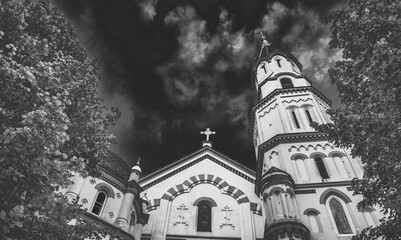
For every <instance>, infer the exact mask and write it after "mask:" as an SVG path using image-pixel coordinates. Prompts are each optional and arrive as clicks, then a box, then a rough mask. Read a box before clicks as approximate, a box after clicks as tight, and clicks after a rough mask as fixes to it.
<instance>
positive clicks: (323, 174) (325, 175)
mask: <svg viewBox="0 0 401 240" xmlns="http://www.w3.org/2000/svg"><path fill="white" fill-rule="evenodd" d="M315 162H316V166H317V169H318V170H319V173H320V176H321V177H322V178H329V174H328V173H327V169H326V167H325V166H324V162H323V159H322V158H321V157H315Z"/></svg>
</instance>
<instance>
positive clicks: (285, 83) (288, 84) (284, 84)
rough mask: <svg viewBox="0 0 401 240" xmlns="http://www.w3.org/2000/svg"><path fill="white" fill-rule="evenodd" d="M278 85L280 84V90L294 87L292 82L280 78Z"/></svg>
mask: <svg viewBox="0 0 401 240" xmlns="http://www.w3.org/2000/svg"><path fill="white" fill-rule="evenodd" d="M280 83H281V86H282V88H293V87H294V84H292V81H291V79H289V78H282V79H281V80H280Z"/></svg>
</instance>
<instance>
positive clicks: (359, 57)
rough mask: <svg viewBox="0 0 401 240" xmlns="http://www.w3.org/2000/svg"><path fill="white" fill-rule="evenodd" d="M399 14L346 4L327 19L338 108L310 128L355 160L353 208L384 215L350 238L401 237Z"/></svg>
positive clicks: (393, 6)
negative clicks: (339, 56)
mask: <svg viewBox="0 0 401 240" xmlns="http://www.w3.org/2000/svg"><path fill="white" fill-rule="evenodd" d="M400 12H401V4H399V1H397V0H389V1H380V0H368V1H366V0H348V1H346V4H345V6H344V7H343V8H341V9H339V10H336V11H334V12H332V13H331V14H330V16H329V17H328V19H327V23H329V24H331V27H330V29H331V33H332V36H331V41H330V47H332V48H340V49H342V51H343V60H341V61H338V62H337V63H336V65H335V67H334V68H333V69H330V70H329V75H330V78H331V81H332V83H333V84H335V85H336V87H337V90H338V91H339V94H340V99H341V102H342V104H343V108H341V109H335V110H329V114H330V116H331V119H332V121H333V123H329V124H325V125H320V126H316V125H315V127H316V128H317V130H319V131H323V132H326V133H328V136H329V139H330V140H331V141H333V142H334V143H335V144H336V145H337V146H342V147H348V148H350V149H351V153H352V155H353V157H360V158H361V160H362V162H363V165H364V176H363V179H362V180H361V181H355V194H362V196H363V200H362V201H361V202H359V203H358V207H359V208H365V207H368V206H379V207H380V208H381V209H383V212H384V214H385V217H384V218H383V219H381V220H380V222H381V224H380V225H379V226H377V227H370V228H367V229H364V230H363V231H362V232H361V233H360V234H359V235H358V236H356V237H354V239H377V238H378V237H380V236H381V237H383V239H401V228H400V226H401V218H400V217H401V215H400V214H401V174H400V173H401V158H400V156H401V140H400V139H401V79H400V66H401V61H400V60H401V50H400V44H401V41H400V39H401V27H400V26H401V18H400Z"/></svg>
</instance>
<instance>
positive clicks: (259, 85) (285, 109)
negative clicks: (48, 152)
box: [66, 37, 382, 240]
mask: <svg viewBox="0 0 401 240" xmlns="http://www.w3.org/2000/svg"><path fill="white" fill-rule="evenodd" d="M269 45H270V44H269V43H268V42H267V40H266V39H265V38H264V37H263V46H262V47H261V50H260V53H259V56H258V58H257V59H256V60H255V62H254V66H253V69H252V80H253V82H254V83H255V86H256V90H255V94H257V96H258V102H257V103H256V105H255V106H254V107H253V109H252V117H251V122H250V124H252V132H253V141H254V147H255V153H256V162H257V168H256V171H254V170H252V169H249V168H247V167H245V166H243V165H241V164H239V163H238V162H236V161H235V160H233V159H231V158H229V157H227V156H225V155H224V153H220V152H218V151H216V150H215V149H214V148H213V145H212V141H211V138H213V134H214V133H215V132H213V131H211V130H210V129H206V130H205V131H203V132H201V133H202V134H204V135H206V140H205V141H204V142H202V145H201V147H200V148H199V149H198V150H197V151H195V152H193V153H191V154H189V155H187V156H184V157H182V158H181V159H178V160H177V161H175V162H173V163H171V164H170V165H168V166H165V167H163V168H161V169H159V170H157V171H155V172H153V173H150V174H148V175H146V176H140V173H141V169H140V167H139V166H138V165H135V166H134V167H133V168H132V170H130V169H129V167H128V166H127V164H126V163H125V162H124V161H123V160H122V159H121V158H119V157H118V156H117V155H115V154H113V153H110V155H109V158H107V159H106V160H104V161H102V163H101V167H102V170H103V173H102V177H101V178H99V179H95V178H87V179H83V178H80V177H75V179H74V184H73V185H72V186H71V187H70V189H68V190H67V192H66V193H67V195H69V196H71V197H72V198H73V197H76V196H78V195H79V196H80V201H81V203H82V204H84V207H86V208H88V219H89V218H90V219H92V220H93V221H97V222H98V223H99V224H102V226H104V227H106V228H110V229H114V230H115V232H116V234H115V235H113V236H112V237H111V236H110V235H108V236H107V237H106V239H135V240H139V239H143V240H184V239H185V240H198V239H216V240H223V239H242V240H259V239H260V240H262V239H265V240H318V239H324V240H337V239H339V240H345V239H351V237H352V236H353V235H355V234H357V233H358V232H360V231H361V230H362V229H364V228H366V227H368V226H372V225H373V226H376V225H378V224H379V221H378V219H380V218H381V217H382V215H381V213H380V211H378V210H379V209H375V208H373V207H369V208H365V209H362V210H358V209H357V207H356V206H357V203H358V202H359V201H360V200H362V197H361V196H359V195H356V196H353V189H352V186H351V182H352V180H353V179H361V178H362V176H363V172H362V163H361V161H360V159H357V158H352V157H351V156H350V152H349V151H348V150H347V149H343V148H338V147H335V146H334V145H333V144H331V143H329V142H328V140H327V135H326V134H324V133H320V132H316V131H315V130H314V129H313V128H312V127H310V124H311V123H312V122H316V123H321V124H322V123H328V122H330V119H329V116H328V115H327V114H326V111H327V110H328V109H329V108H330V105H331V102H330V100H329V99H327V98H326V97H325V96H324V95H323V94H322V93H320V92H319V91H317V90H316V89H315V88H314V87H313V86H312V83H311V81H310V80H309V79H308V78H307V76H305V75H303V74H302V65H301V63H300V62H298V60H297V59H296V58H295V57H294V56H293V55H291V54H290V53H286V52H280V51H275V52H268V46H269ZM234 147H235V146H234ZM252 161H253V160H252ZM144 189H146V191H144Z"/></svg>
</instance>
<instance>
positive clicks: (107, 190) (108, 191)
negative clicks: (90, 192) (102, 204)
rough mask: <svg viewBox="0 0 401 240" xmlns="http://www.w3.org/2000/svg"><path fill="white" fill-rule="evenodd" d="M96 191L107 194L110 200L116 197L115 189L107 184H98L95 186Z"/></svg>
mask: <svg viewBox="0 0 401 240" xmlns="http://www.w3.org/2000/svg"><path fill="white" fill-rule="evenodd" d="M95 189H97V190H98V191H103V192H105V193H106V194H107V197H109V198H113V199H114V197H115V194H114V191H113V189H112V188H111V187H110V186H109V185H107V184H106V183H98V184H96V186H95Z"/></svg>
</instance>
